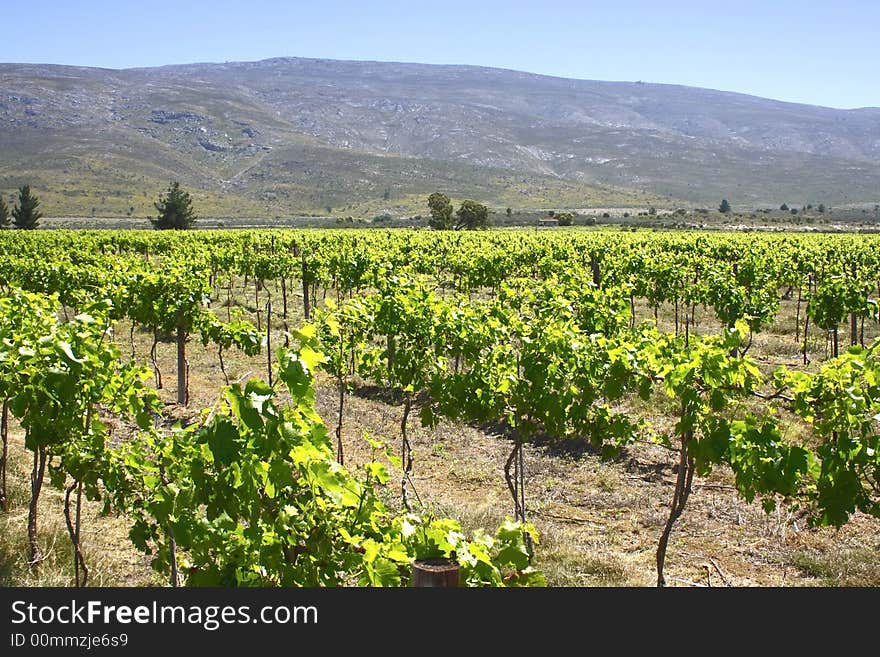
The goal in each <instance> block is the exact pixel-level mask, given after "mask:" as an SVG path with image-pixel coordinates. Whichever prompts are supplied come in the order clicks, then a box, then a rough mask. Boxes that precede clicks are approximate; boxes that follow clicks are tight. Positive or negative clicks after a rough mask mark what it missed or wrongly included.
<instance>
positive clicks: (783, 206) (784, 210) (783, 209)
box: [779, 203, 788, 212]
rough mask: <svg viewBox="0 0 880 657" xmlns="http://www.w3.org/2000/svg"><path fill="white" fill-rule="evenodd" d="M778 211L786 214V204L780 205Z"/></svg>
mask: <svg viewBox="0 0 880 657" xmlns="http://www.w3.org/2000/svg"><path fill="white" fill-rule="evenodd" d="M779 209H780V210H782V211H783V212H788V204H786V203H783V204H782V205H780V206H779Z"/></svg>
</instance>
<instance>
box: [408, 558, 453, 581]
mask: <svg viewBox="0 0 880 657" xmlns="http://www.w3.org/2000/svg"><path fill="white" fill-rule="evenodd" d="M459 575H460V568H459V565H458V564H457V563H455V562H454V561H451V560H449V559H421V560H418V561H416V562H414V563H413V567H412V586H414V587H457V586H458V583H459V582H458V579H459Z"/></svg>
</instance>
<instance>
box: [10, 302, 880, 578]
mask: <svg viewBox="0 0 880 657" xmlns="http://www.w3.org/2000/svg"><path fill="white" fill-rule="evenodd" d="M221 298H223V299H225V292H223V293H222V294H221ZM241 302H242V304H243V303H244V300H243V299H242V300H241ZM794 303H795V301H794V300H791V301H787V302H784V303H783V306H782V308H781V310H780V314H779V317H778V319H777V321H776V323H775V324H774V325H773V326H772V327H770V328H769V329H768V330H767V331H766V332H765V333H761V334H759V335H758V336H756V337H755V340H754V344H753V346H752V349H751V351H750V355H753V356H755V357H756V358H758V360H759V361H760V362H761V363H763V364H764V365H765V366H766V367H767V368H768V369H772V367H774V366H776V365H779V364H782V363H785V364H788V365H790V366H798V363H799V362H800V360H799V358H800V354H799V351H798V350H799V347H798V345H797V344H796V343H795V341H794V335H793V330H794V328H793V327H794ZM218 313H219V314H220V316H221V317H223V316H224V312H223V311H222V310H220V311H218ZM638 317H639V319H640V320H641V319H648V318H651V317H652V312H651V311H650V310H649V309H647V308H645V307H639V309H638ZM697 318H698V323H697V327H696V330H697V332H712V331H715V330H717V323H716V322H715V321H714V319H713V318H711V317H710V316H709V314H707V313H705V312H699V311H698V315H697ZM298 319H299V318H298V317H295V316H292V317H291V319H290V321H291V324H292V325H295V323H296V322H297V321H298ZM672 326H673V324H672V319H671V315H670V313H669V309H668V308H664V309H662V310H661V328H668V329H671V328H672ZM273 331H274V334H273V338H272V339H273V345H276V346H280V345H281V344H282V343H283V338H282V337H281V333H280V325H279V326H276V327H274V328H273ZM866 333H867V335H866V338H867V337H868V336H870V337H871V338H873V337H874V336H875V335H876V334H877V327H876V326H874V325H872V326H871V327H869V331H868V332H866ZM128 336H129V333H128V329H127V326H125V325H120V327H119V329H118V331H117V342H118V344H119V345H120V347H121V348H122V350H123V351H124V352H128V350H129V349H130V345H129V339H128ZM135 337H136V345H135V352H136V354H137V356H138V358H140V359H142V360H143V361H144V362H145V363H148V362H149V360H148V354H149V347H150V342H151V336H148V335H147V334H146V333H140V332H136V333H135ZM817 337H819V339H817V340H816V342H814V343H811V350H812V351H811V365H810V366H811V367H814V366H815V365H816V363H818V361H819V360H821V357H822V356H823V353H822V349H823V348H824V345H823V343H822V340H821V336H817ZM188 348H189V354H188V355H189V360H190V368H191V369H190V373H191V380H190V388H191V389H190V393H191V397H190V405H189V407H188V408H187V409H184V408H180V407H177V406H176V405H175V404H174V399H175V397H176V389H175V385H176V379H175V375H174V370H175V366H176V360H175V359H176V353H175V347H174V344H173V343H162V344H160V346H159V364H160V367H161V369H162V372H163V379H164V383H165V387H164V388H163V390H161V391H160V395H161V396H162V398H163V399H164V400H165V401H166V403H167V404H168V406H167V409H166V411H167V413H168V415H169V416H174V417H181V418H186V417H189V416H193V415H197V414H198V412H199V411H200V410H201V409H203V408H207V407H210V406H213V405H214V404H215V402H216V401H217V399H218V395H219V391H220V389H221V387H222V385H223V377H222V374H221V372H220V368H219V362H218V359H217V354H216V351H215V350H214V349H210V348H209V349H204V348H202V346H201V345H200V344H199V343H198V342H190V343H189V347H188ZM224 360H225V362H226V369H227V372H228V374H229V377H230V379H231V380H233V381H235V380H238V379H243V378H247V377H250V376H260V377H263V378H265V376H266V359H265V356H264V355H263V356H260V357H256V358H248V357H245V356H243V355H242V354H240V353H237V352H235V351H232V352H230V353H228V354H225V356H224ZM317 399H318V410H319V412H320V413H321V416H322V417H323V418H324V420H325V422H326V424H327V425H328V427H329V428H330V429H331V431H332V429H333V428H334V427H335V425H336V420H337V418H336V404H337V393H336V389H335V387H334V385H333V382H332V381H330V380H329V379H328V378H325V377H320V378H319V385H318V397H317ZM668 410H669V409H667V408H665V407H664V406H663V405H662V404H654V403H653V401H652V405H650V406H649V405H645V404H643V403H642V402H635V403H633V412H636V413H639V414H644V415H648V416H651V417H652V418H653V419H655V420H656V421H657V422H659V423H661V424H662V423H664V422H666V423H667V424H668V423H669V422H671V419H670V417H668V415H667V411H668ZM401 413H402V405H400V404H396V403H394V401H393V400H389V399H387V396H384V395H379V394H376V390H375V389H373V388H370V387H367V386H364V387H361V388H355V389H354V391H353V394H350V395H348V396H347V398H346V409H345V416H344V424H343V439H344V444H345V455H346V456H345V463H346V465H347V466H348V467H350V468H351V467H356V466H357V465H358V464H360V463H363V462H365V461H367V460H368V459H370V458H371V453H370V450H369V447H368V445H367V444H366V442H365V441H364V440H363V439H362V435H363V433H364V432H367V433H369V434H370V436H372V437H373V438H378V439H382V440H384V441H386V442H387V443H388V444H389V445H391V446H392V449H393V450H394V451H395V452H398V451H399V439H400V437H399V423H400V418H401ZM411 418H412V419H411V422H410V425H409V430H410V441H411V442H412V445H413V449H414V456H415V461H414V468H413V477H412V479H413V483H414V487H415V491H416V493H417V495H418V499H419V500H420V502H421V504H420V505H419V504H417V505H416V506H417V508H418V507H419V506H421V508H424V509H430V510H433V511H435V512H436V513H439V514H444V515H449V516H452V517H455V518H458V519H460V520H461V522H462V523H463V525H464V526H465V527H466V528H468V529H471V530H473V529H475V528H484V529H486V530H488V531H492V530H493V529H494V528H495V527H497V525H498V523H499V522H500V521H501V520H502V519H503V518H504V517H506V516H510V515H512V512H513V504H512V501H511V499H510V495H509V493H508V491H507V487H506V485H505V482H504V477H503V464H504V461H505V458H506V456H507V454H508V452H509V450H510V447H511V444H510V442H509V441H508V440H507V439H506V437H505V436H504V435H498V434H495V433H493V432H492V431H490V430H487V429H485V428H481V427H475V426H468V425H465V424H461V423H453V422H442V423H441V424H440V425H439V426H438V427H436V428H435V429H433V430H432V429H426V428H423V427H421V426H420V425H419V423H418V414H417V413H413V414H412V415H411ZM802 431H803V427H800V426H798V425H796V424H795V425H793V426H792V427H791V429H790V432H791V434H792V435H797V434H798V433H800V432H802ZM675 456H676V455H675V454H673V453H672V452H670V451H669V450H667V449H664V448H662V447H660V446H657V445H654V444H649V443H637V444H635V445H632V446H630V447H629V448H627V449H626V450H624V451H623V452H622V453H621V454H620V455H618V456H617V457H615V458H613V459H609V458H603V457H602V456H601V455H600V454H598V453H596V452H595V451H594V450H591V449H590V448H589V447H587V446H584V445H578V444H576V443H574V442H572V443H570V444H567V445H564V446H563V447H560V446H558V445H556V446H554V445H552V444H530V445H528V446H527V447H526V451H525V469H526V484H525V485H526V502H527V508H528V514H529V519H530V521H532V522H533V523H534V525H535V526H536V528H537V530H538V532H539V535H540V544H539V545H538V547H537V552H536V560H537V565H538V567H540V568H541V569H542V570H543V571H544V573H545V574H546V576H547V578H548V581H549V583H550V584H551V585H553V586H560V587H562V586H566V587H572V586H574V587H583V586H599V587H608V586H615V587H617V586H626V587H652V586H654V585H655V584H656V565H655V553H656V548H657V541H658V539H659V537H660V534H661V532H662V529H663V524H664V523H665V521H666V517H667V513H668V506H669V503H670V500H671V496H672V490H673V482H674V478H675V473H674V469H673V468H674V462H675ZM11 461H12V466H11V467H12V471H11V481H12V484H13V490H14V491H15V493H14V497H13V500H12V502H13V504H12V508H11V510H10V512H9V513H8V514H7V515H6V516H4V517H2V519H0V584H2V585H5V586H46V585H61V586H67V585H69V584H70V583H71V580H72V556H71V551H70V548H69V541H68V539H67V533H66V529H65V527H64V523H63V517H62V515H61V499H60V494H59V493H57V492H55V491H50V490H49V488H46V489H45V492H44V496H43V500H42V505H43V508H42V510H41V516H40V518H41V523H42V525H41V534H40V537H41V538H40V540H41V544H42V545H44V546H45V549H46V551H47V553H48V554H49V558H48V560H47V562H45V563H44V564H43V565H42V567H41V568H40V570H39V572H38V573H37V574H36V575H34V574H32V573H30V571H29V570H28V568H27V563H26V561H27V556H26V555H27V545H26V539H25V538H24V535H25V531H24V528H25V525H26V517H27V491H26V489H27V483H28V476H29V462H27V454H26V453H25V451H24V449H23V446H22V445H21V436H20V435H19V434H17V433H14V434H13V449H12V453H11ZM732 483H733V482H732V477H731V475H730V473H729V472H727V471H725V470H717V471H715V472H713V473H712V474H711V475H710V476H709V477H706V478H704V479H703V478H697V479H696V480H695V486H694V491H693V494H692V495H691V498H690V500H689V501H688V505H687V508H686V509H685V512H684V514H683V515H682V517H681V518H680V520H679V521H678V523H677V524H676V526H675V529H674V531H673V533H672V538H671V541H670V544H669V549H668V553H667V559H666V579H667V583H668V584H669V585H671V586H712V587H718V586H728V585H729V586H735V587H771V586H772V587H776V586H785V587H800V586H810V587H814V586H837V587H848V586H867V587H873V586H880V566H878V565H877V564H878V562H877V559H876V555H877V550H878V549H880V521H878V520H877V519H873V518H870V517H867V516H864V515H862V514H857V515H856V516H854V517H853V519H852V520H851V521H850V522H849V523H848V524H847V525H846V526H844V527H843V528H842V529H840V530H839V531H838V530H834V529H828V528H824V529H815V528H810V527H808V526H807V524H806V522H805V520H804V518H802V517H801V516H799V515H798V514H796V513H792V512H789V511H787V510H786V509H785V508H780V509H778V510H776V511H774V512H773V513H770V514H766V513H764V512H763V510H762V509H761V507H760V505H759V504H758V503H757V502H755V503H753V504H746V503H745V502H744V501H743V500H742V499H740V498H739V497H738V495H737V493H736V491H735V489H734V488H733V485H732ZM399 488H400V486H399V479H398V478H395V480H394V481H392V485H390V486H389V490H388V501H389V504H391V505H392V506H395V505H398V506H399V503H400V500H399V497H400V496H399ZM414 497H415V496H412V495H411V499H412V498H414ZM99 511H100V509H99V508H98V506H97V505H94V504H90V505H89V508H88V514H87V516H86V518H85V520H84V532H85V548H86V559H87V562H88V563H89V566H90V568H91V571H92V579H91V582H90V583H91V584H95V585H122V586H138V585H150V584H157V583H158V584H161V582H159V581H158V580H157V579H156V576H155V574H154V573H152V571H151V570H150V568H149V563H148V559H147V558H145V557H144V556H143V555H141V554H140V553H138V552H137V551H136V550H134V548H133V547H132V546H131V544H130V542H129V541H128V539H127V526H126V523H125V521H124V519H121V518H115V517H105V516H102V515H101V514H100V513H99Z"/></svg>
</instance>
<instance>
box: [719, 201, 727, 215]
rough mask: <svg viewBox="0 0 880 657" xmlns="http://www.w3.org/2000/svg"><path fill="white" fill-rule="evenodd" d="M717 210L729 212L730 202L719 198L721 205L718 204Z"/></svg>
mask: <svg viewBox="0 0 880 657" xmlns="http://www.w3.org/2000/svg"><path fill="white" fill-rule="evenodd" d="M718 211H719V212H723V213H724V214H727V213H728V212H730V203H728V201H727V199H726V198H723V199H721V205H719V206H718Z"/></svg>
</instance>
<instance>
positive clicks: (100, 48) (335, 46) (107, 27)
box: [0, 0, 880, 108]
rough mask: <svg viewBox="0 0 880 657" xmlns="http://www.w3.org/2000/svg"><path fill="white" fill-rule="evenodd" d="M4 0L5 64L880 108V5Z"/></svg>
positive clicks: (846, 0)
mask: <svg viewBox="0 0 880 657" xmlns="http://www.w3.org/2000/svg"><path fill="white" fill-rule="evenodd" d="M0 8H2V12H0V16H2V20H3V28H2V35H0V62H16V63H23V62H29V63H52V64H75V65H83V66H102V67H106V68H128V67H135V66H158V65H163V64H185V63H192V62H223V61H252V60H258V59H265V58H268V57H319V58H329V59H365V60H376V61H397V62H423V63H429V64H475V65H481V66H496V67H501V68H511V69H517V70H521V71H529V72H533V73H543V74H547V75H557V76H562V77H571V78H581V79H593V80H630V81H633V80H643V81H645V82H662V83H670V84H684V85H689V86H697V87H708V88H711V89H722V90H725V91H738V92H742V93H748V94H753V95H757V96H764V97H767V98H776V99H779V100H788V101H793V102H803V103H810V104H815V105H826V106H829V107H838V108H853V107H866V106H871V107H880V0H837V1H834V2H828V1H823V2H814V1H813V0H779V1H774V0H764V1H758V0H725V1H722V2H717V1H715V0H702V1H678V0H668V1H667V2H664V1H662V0H660V1H652V2H648V1H647V0H640V1H633V2H631V1H627V0H619V1H617V2H614V1H601V2H590V1H589V0H583V1H581V2H578V1H575V0H544V1H537V2H525V1H521V0H508V1H507V2H499V1H497V0H489V1H486V2H482V1H480V0H470V1H461V0H436V1H433V2H431V1H428V2H425V1H424V0H412V1H411V2H406V1H398V0H376V1H369V0H363V1H361V2H347V1H344V0H318V1H315V2H298V1H295V0H294V1H289V2H282V1H271V0H248V1H244V2H231V1H229V0H214V1H213V2H205V1H202V0H197V1H188V0H175V1H173V2H172V1H168V0H140V1H138V2H128V1H127V0H115V1H114V0H57V1H52V0H31V1H30V2H23V1H22V2H18V1H13V0H0ZM0 84H2V80H0Z"/></svg>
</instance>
